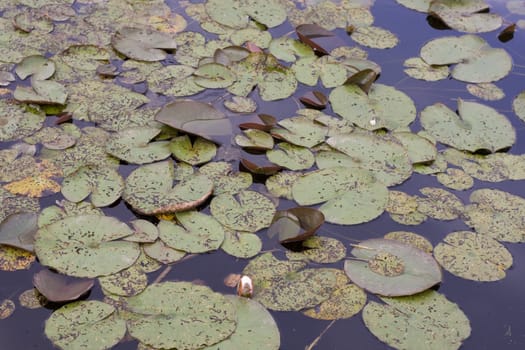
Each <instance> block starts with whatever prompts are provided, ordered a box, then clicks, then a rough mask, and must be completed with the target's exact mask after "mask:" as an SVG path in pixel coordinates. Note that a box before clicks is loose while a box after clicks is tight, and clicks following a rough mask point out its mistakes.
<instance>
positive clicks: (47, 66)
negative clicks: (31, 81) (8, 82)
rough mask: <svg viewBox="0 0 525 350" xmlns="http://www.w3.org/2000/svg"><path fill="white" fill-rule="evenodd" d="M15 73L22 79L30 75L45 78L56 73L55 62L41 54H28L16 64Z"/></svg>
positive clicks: (40, 78) (39, 78) (38, 78)
mask: <svg viewBox="0 0 525 350" xmlns="http://www.w3.org/2000/svg"><path fill="white" fill-rule="evenodd" d="M15 73H16V75H18V77H19V78H20V79H22V80H24V79H25V78H27V77H29V76H32V77H33V78H35V79H37V80H45V79H48V78H50V77H51V76H52V75H53V74H54V73H55V63H54V62H53V61H51V60H50V59H48V58H45V57H44V56H41V55H34V56H28V57H25V58H24V59H23V60H22V61H20V63H18V64H17V65H16V69H15Z"/></svg>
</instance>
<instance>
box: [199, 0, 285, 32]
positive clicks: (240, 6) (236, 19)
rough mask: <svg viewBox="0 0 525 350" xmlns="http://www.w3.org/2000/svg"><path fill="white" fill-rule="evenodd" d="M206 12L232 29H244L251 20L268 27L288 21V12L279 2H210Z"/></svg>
mask: <svg viewBox="0 0 525 350" xmlns="http://www.w3.org/2000/svg"><path fill="white" fill-rule="evenodd" d="M206 12H207V13H208V15H209V16H210V17H211V18H212V19H213V20H214V21H216V22H218V23H220V24H223V25H225V26H228V27H232V28H244V27H246V26H247V25H248V21H249V18H250V17H251V18H253V19H254V20H255V21H257V22H259V23H262V24H264V25H266V26H268V27H276V26H278V25H279V24H281V23H283V22H284V21H285V20H286V10H285V7H284V6H283V5H281V3H280V2H279V1H277V0H270V1H266V0H265V1H262V0H246V1H242V2H236V1H234V0H227V1H220V0H208V1H207V2H206Z"/></svg>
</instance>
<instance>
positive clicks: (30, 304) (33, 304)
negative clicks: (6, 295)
mask: <svg viewBox="0 0 525 350" xmlns="http://www.w3.org/2000/svg"><path fill="white" fill-rule="evenodd" d="M38 294H39V292H38V290H36V289H35V288H31V289H28V290H26V291H24V292H22V293H21V294H20V295H19V296H18V302H19V303H20V306H23V307H25V308H26V309H32V310H33V309H39V308H41V307H42V303H41V302H40V300H39V298H38V297H39V296H38Z"/></svg>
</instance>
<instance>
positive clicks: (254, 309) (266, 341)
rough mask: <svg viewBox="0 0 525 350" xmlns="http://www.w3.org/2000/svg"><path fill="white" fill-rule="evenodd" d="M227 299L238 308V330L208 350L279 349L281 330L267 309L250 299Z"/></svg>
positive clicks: (229, 297)
mask: <svg viewBox="0 0 525 350" xmlns="http://www.w3.org/2000/svg"><path fill="white" fill-rule="evenodd" d="M225 297H226V299H227V300H228V301H230V302H231V303H232V304H233V305H234V306H235V307H236V310H237V328H235V331H234V332H233V333H232V335H231V336H230V337H228V338H227V339H224V340H223V341H221V342H220V343H218V344H215V345H212V346H209V347H207V348H205V349H206V350H237V349H255V348H256V349H259V350H278V349H279V346H280V343H281V340H280V334H279V328H278V327H277V324H276V323H275V320H274V319H273V317H272V315H271V314H270V313H269V312H268V310H266V308H264V307H263V306H262V305H261V304H259V303H258V302H256V301H255V300H250V299H248V298H241V297H238V296H235V295H226V296H225Z"/></svg>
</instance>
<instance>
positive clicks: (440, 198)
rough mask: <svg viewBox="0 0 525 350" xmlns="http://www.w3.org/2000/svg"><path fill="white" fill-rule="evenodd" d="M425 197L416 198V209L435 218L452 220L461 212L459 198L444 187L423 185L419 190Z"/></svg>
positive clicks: (461, 207)
mask: <svg viewBox="0 0 525 350" xmlns="http://www.w3.org/2000/svg"><path fill="white" fill-rule="evenodd" d="M419 191H420V192H421V193H422V194H423V195H425V196H426V197H418V198H417V210H418V211H419V212H420V213H423V214H425V215H427V216H429V217H431V218H433V219H436V220H454V219H457V218H458V216H460V215H461V213H462V212H463V209H464V207H463V203H462V202H461V200H460V199H459V198H458V197H457V196H456V195H454V194H453V193H450V192H448V191H446V190H444V189H441V188H436V187H423V188H421V189H420V190H419Z"/></svg>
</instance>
